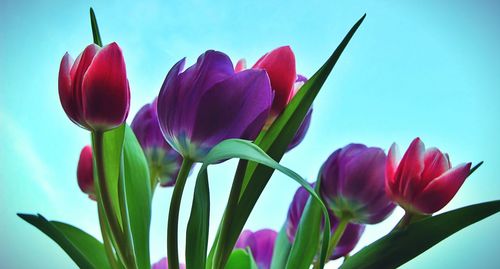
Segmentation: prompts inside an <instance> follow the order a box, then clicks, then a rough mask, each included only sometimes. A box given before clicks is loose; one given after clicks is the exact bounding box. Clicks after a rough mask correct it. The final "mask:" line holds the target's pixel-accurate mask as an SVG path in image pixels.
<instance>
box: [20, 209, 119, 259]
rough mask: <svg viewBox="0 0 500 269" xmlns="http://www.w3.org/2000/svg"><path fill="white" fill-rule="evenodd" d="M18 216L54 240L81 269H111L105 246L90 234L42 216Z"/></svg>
mask: <svg viewBox="0 0 500 269" xmlns="http://www.w3.org/2000/svg"><path fill="white" fill-rule="evenodd" d="M17 215H18V216H19V217H20V218H22V219H23V220H25V221H26V222H28V223H30V224H31V225H33V226H35V227H36V228H38V229H39V230H40V231H42V232H43V233H44V234H46V235H47V236H49V237H50V238H51V239H52V240H54V242H56V243H57V244H58V245H59V246H60V247H61V248H62V249H63V250H64V251H65V252H66V253H67V254H68V256H69V257H70V258H71V259H72V260H73V261H74V262H75V263H76V264H77V265H78V266H79V267H80V268H99V269H100V268H110V266H109V263H108V260H107V258H106V252H105V250H104V245H103V244H102V243H101V242H99V241H98V240H97V239H95V238H94V237H92V236H91V235H89V234H88V233H86V232H84V231H82V230H80V229H78V228H76V227H73V226H71V225H68V224H65V223H62V222H57V221H48V220H47V219H45V218H44V217H43V216H42V215H40V214H38V215H29V214H17Z"/></svg>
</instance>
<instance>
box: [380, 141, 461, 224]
mask: <svg viewBox="0 0 500 269" xmlns="http://www.w3.org/2000/svg"><path fill="white" fill-rule="evenodd" d="M397 155H398V149H397V145H396V144H393V145H392V146H391V149H390V150H389V154H388V158H387V165H386V192H387V194H388V195H389V196H390V197H391V198H392V199H393V200H394V201H396V202H397V203H398V204H399V205H400V206H401V207H403V208H404V209H405V210H406V211H407V212H412V213H417V214H432V213H434V212H437V211H439V210H440V209H442V208H443V207H444V206H445V205H446V204H448V203H449V202H450V201H451V199H452V198H453V196H455V194H456V193H457V192H458V189H460V187H461V186H462V184H463V183H464V181H465V179H466V178H467V176H468V175H469V173H470V167H471V163H465V164H460V165H457V166H455V167H453V168H452V166H451V163H450V159H449V156H448V154H443V153H442V152H441V151H440V150H439V149H437V148H429V149H427V150H426V149H425V145H424V143H422V141H421V140H420V138H415V139H414V140H413V142H412V143H411V144H410V147H409V148H408V150H407V151H406V153H405V155H404V156H403V158H402V159H401V160H399V158H398V156H397Z"/></svg>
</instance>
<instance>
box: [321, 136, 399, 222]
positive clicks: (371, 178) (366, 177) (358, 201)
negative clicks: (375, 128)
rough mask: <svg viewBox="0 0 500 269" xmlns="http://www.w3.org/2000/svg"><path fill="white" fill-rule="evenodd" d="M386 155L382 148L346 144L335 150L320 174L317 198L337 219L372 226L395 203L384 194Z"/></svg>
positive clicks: (382, 217)
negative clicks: (323, 202)
mask: <svg viewBox="0 0 500 269" xmlns="http://www.w3.org/2000/svg"><path fill="white" fill-rule="evenodd" d="M385 162H386V156H385V153H384V151H383V150H382V149H380V148H375V147H367V146H365V145H362V144H349V145H347V146H345V147H343V148H341V149H338V150H336V151H335V152H334V153H332V154H331V155H330V157H329V158H328V159H327V160H326V162H325V163H324V164H323V166H322V168H321V172H320V180H321V196H322V197H323V199H324V200H325V202H326V204H327V205H328V207H329V208H330V209H331V210H332V211H333V212H334V213H335V215H336V216H337V217H339V218H348V219H350V221H352V222H355V223H365V224H374V223H378V222H381V221H383V220H384V219H386V218H387V217H388V216H389V215H390V214H391V213H392V211H393V210H394V208H395V206H396V205H395V204H394V203H393V202H392V201H391V200H390V198H389V197H388V196H387V195H386V193H385Z"/></svg>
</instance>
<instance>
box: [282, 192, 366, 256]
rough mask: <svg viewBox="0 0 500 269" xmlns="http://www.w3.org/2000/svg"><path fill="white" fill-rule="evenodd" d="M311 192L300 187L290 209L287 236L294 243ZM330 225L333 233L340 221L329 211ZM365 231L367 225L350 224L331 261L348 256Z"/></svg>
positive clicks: (332, 254)
mask: <svg viewBox="0 0 500 269" xmlns="http://www.w3.org/2000/svg"><path fill="white" fill-rule="evenodd" d="M309 196H310V194H309V192H308V191H307V190H306V189H304V187H300V188H299V189H298V190H297V191H296V192H295V195H294V196H293V200H292V203H291V204H290V207H289V209H288V217H287V220H286V224H285V225H286V235H287V237H288V240H289V241H290V242H291V243H293V241H294V240H295V234H296V232H297V229H298V226H299V223H300V218H301V217H302V213H303V212H304V208H305V207H306V204H307V200H308V199H309ZM328 216H329V217H330V224H331V233H332V234H334V232H335V231H336V230H337V229H338V227H339V224H340V221H339V219H338V218H337V217H335V215H334V214H333V212H331V211H329V215H328ZM364 230H365V225H363V224H355V223H349V224H347V227H346V228H345V231H344V232H343V234H342V236H341V237H340V240H339V242H338V244H337V246H336V247H335V249H334V250H333V253H331V255H330V258H329V259H330V260H335V259H337V258H340V257H343V256H346V255H347V254H349V252H351V251H352V250H353V249H354V247H356V244H358V241H359V239H360V238H361V235H362V234H363V232H364Z"/></svg>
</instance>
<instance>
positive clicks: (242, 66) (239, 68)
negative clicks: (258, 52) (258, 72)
mask: <svg viewBox="0 0 500 269" xmlns="http://www.w3.org/2000/svg"><path fill="white" fill-rule="evenodd" d="M245 69H247V60H245V59H240V60H239V61H238V62H237V63H236V66H235V67H234V72H241V71H243V70H245Z"/></svg>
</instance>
